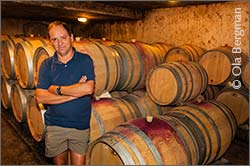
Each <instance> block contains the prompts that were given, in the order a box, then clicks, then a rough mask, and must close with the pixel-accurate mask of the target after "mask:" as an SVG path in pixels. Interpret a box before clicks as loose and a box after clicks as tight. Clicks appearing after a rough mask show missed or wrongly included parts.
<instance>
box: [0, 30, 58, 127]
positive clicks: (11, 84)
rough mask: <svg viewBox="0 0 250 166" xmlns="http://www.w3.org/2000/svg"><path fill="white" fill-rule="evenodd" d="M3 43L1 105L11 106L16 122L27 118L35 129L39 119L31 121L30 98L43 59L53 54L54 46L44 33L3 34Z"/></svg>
mask: <svg viewBox="0 0 250 166" xmlns="http://www.w3.org/2000/svg"><path fill="white" fill-rule="evenodd" d="M1 46H2V52H1V62H2V66H1V67H2V76H1V80H2V81H1V91H2V96H1V101H2V106H3V107H4V108H5V109H6V110H12V112H13V115H14V117H15V119H16V121H17V122H19V123H25V122H27V123H28V125H29V128H30V129H31V131H33V128H32V127H33V126H35V124H36V123H37V122H39V121H37V120H31V121H30V117H29V115H30V114H29V108H30V107H31V106H30V105H31V103H30V102H29V101H30V99H29V98H33V97H34V96H33V95H34V91H35V88H36V84H37V76H38V73H39V68H40V65H41V63H42V61H43V60H44V59H46V58H48V57H50V56H52V55H53V52H54V49H53V47H52V46H51V45H50V42H49V40H47V39H45V38H42V37H23V36H19V37H16V36H9V35H2V40H1ZM39 114H40V112H39ZM32 118H33V117H32Z"/></svg>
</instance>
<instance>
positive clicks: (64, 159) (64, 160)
mask: <svg viewBox="0 0 250 166" xmlns="http://www.w3.org/2000/svg"><path fill="white" fill-rule="evenodd" d="M53 162H54V164H55V165H67V164H68V150H66V151H64V152H62V153H60V154H59V155H57V156H56V157H54V158H53Z"/></svg>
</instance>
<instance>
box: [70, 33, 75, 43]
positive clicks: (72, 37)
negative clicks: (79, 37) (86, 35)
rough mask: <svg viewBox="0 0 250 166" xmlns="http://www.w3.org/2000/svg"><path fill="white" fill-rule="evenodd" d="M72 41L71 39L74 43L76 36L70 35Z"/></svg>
mask: <svg viewBox="0 0 250 166" xmlns="http://www.w3.org/2000/svg"><path fill="white" fill-rule="evenodd" d="M70 39H71V41H72V42H73V41H74V35H73V34H71V35H70Z"/></svg>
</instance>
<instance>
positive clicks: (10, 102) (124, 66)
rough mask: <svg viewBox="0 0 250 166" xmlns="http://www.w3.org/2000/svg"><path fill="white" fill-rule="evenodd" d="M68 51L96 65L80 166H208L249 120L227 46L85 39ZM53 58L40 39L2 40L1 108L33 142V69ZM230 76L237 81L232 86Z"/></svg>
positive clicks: (38, 133)
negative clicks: (23, 126) (208, 47)
mask: <svg viewBox="0 0 250 166" xmlns="http://www.w3.org/2000/svg"><path fill="white" fill-rule="evenodd" d="M73 46H74V47H75V48H76V50H78V51H79V52H82V53H87V54H88V55H90V57H91V58H92V59H93V63H94V67H95V68H94V70H95V71H94V72H95V76H96V77H95V78H96V82H95V91H94V95H93V96H94V98H93V101H92V114H91V121H90V146H89V148H88V152H87V164H128V165H132V164H133V165H134V164H136V165H145V164H147V165H150V164H157V165H158V164H159V165H165V164H174V165H177V164H178V165H179V164H192V165H193V164H209V163H211V162H212V161H214V160H216V159H218V158H220V157H221V156H222V155H223V154H224V152H225V151H226V150H227V149H228V147H229V145H230V144H231V141H232V140H233V139H234V136H235V133H236V130H237V126H239V125H242V124H245V122H246V121H247V119H248V103H249V102H248V95H249V94H248V91H247V90H246V89H247V88H248V85H249V80H248V70H247V68H248V67H247V59H246V58H242V61H241V62H242V63H241V64H242V68H238V67H237V68H235V72H239V71H238V70H241V72H242V74H241V75H238V76H235V74H234V73H232V72H231V71H232V67H233V66H232V64H233V63H234V62H235V61H234V60H235V59H236V58H240V57H241V56H242V57H245V56H243V54H242V55H233V54H232V53H230V47H219V48H216V49H211V50H208V51H207V50H205V49H204V48H201V47H198V46H195V45H190V44H185V45H181V46H179V47H173V46H171V45H168V44H166V43H163V42H156V43H153V44H148V43H144V42H140V41H133V42H125V41H103V40H88V39H82V40H78V41H74V42H73ZM53 53H54V49H53V48H52V46H51V45H50V44H49V42H48V40H46V39H41V38H36V39H33V38H15V37H9V36H5V38H3V40H2V62H3V63H2V64H3V65H2V71H3V77H2V85H1V86H2V94H3V95H2V103H3V106H4V107H5V108H6V109H8V108H11V107H12V110H13V113H14V116H15V118H16V120H17V121H18V122H20V123H21V122H24V121H27V123H28V126H29V129H30V132H31V134H32V136H33V138H34V139H35V140H36V141H37V142H40V141H43V140H44V132H45V128H44V119H43V114H44V112H45V111H46V105H42V104H38V103H37V102H36V100H35V97H34V95H33V94H34V90H35V88H36V84H37V77H38V74H39V67H40V65H41V63H42V62H43V61H44V60H45V59H46V58H48V57H50V56H52V55H53ZM237 79H239V80H240V81H241V82H242V83H243V84H242V86H241V88H240V89H233V87H232V85H233V81H234V80H237ZM107 92H108V93H107ZM105 94H108V95H105ZM233 101H237V102H233Z"/></svg>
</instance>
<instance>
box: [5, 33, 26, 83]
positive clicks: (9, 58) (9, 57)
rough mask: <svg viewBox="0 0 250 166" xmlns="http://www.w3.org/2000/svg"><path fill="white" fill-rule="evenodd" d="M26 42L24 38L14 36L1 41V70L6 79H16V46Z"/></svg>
mask: <svg viewBox="0 0 250 166" xmlns="http://www.w3.org/2000/svg"><path fill="white" fill-rule="evenodd" d="M22 41H24V39H23V38H16V37H14V36H11V37H8V38H4V39H3V40H2V41H1V62H2V63H1V68H2V74H3V76H4V77H5V78H6V79H8V80H9V79H11V80H14V79H16V73H15V68H14V61H15V58H14V54H15V45H16V43H18V42H22Z"/></svg>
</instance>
